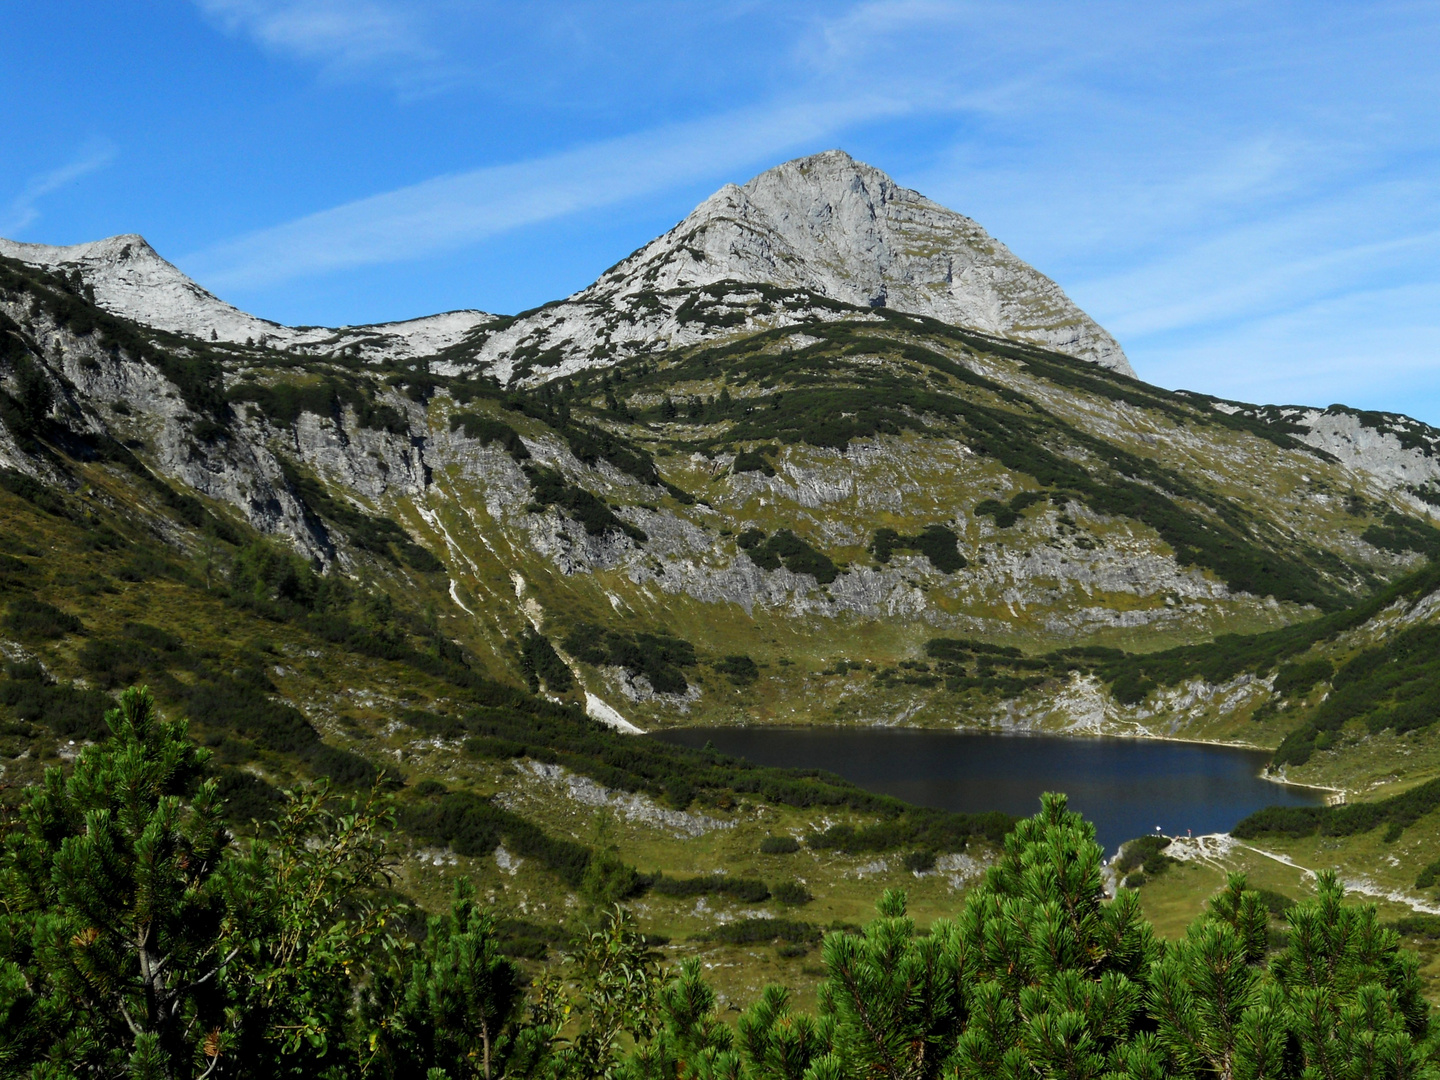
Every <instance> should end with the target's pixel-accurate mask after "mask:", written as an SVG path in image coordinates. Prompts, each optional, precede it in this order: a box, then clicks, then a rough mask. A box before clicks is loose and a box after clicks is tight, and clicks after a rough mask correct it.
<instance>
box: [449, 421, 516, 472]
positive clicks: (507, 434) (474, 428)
mask: <svg viewBox="0 0 1440 1080" xmlns="http://www.w3.org/2000/svg"><path fill="white" fill-rule="evenodd" d="M457 428H464V429H465V435H466V437H467V438H471V439H475V440H477V441H478V442H482V443H492V442H497V443H499V444H500V446H501V448H502V449H503V450H504V451H505V452H506V453H507V454H509V455H510V456H511V457H512V458H514V459H515V460H516V461H525V460H526V459H528V458H529V457H530V451H529V450H527V449H526V448H525V443H524V441H523V440H522V439H521V438H520V433H519V432H518V431H516V430H515V429H514V428H513V427H511V426H510V425H509V424H507V423H505V422H504V421H503V420H496V419H494V418H493V417H489V416H477V415H476V414H475V413H456V414H455V415H454V416H452V417H450V430H451V431H455V430H456V429H457Z"/></svg>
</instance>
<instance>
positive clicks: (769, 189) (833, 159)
mask: <svg viewBox="0 0 1440 1080" xmlns="http://www.w3.org/2000/svg"><path fill="white" fill-rule="evenodd" d="M0 255H4V256H8V257H10V258H14V259H19V260H21V261H22V262H26V263H29V264H31V265H34V266H41V267H46V268H49V269H60V270H64V271H66V272H74V271H76V270H78V271H79V272H80V274H81V277H82V280H83V281H84V283H85V284H86V285H88V286H89V287H90V288H92V289H93V290H94V292H95V299H96V301H97V302H98V303H99V304H100V306H101V307H103V308H105V309H106V310H107V311H110V312H112V313H114V314H116V315H121V316H124V317H126V318H129V319H133V320H134V321H136V322H138V323H141V324H143V325H146V326H151V327H155V328H157V329H161V330H167V331H170V332H172V333H177V334H185V335H188V336H191V337H195V338H199V339H201V340H207V341H208V340H218V341H225V342H231V343H236V344H240V343H245V342H253V343H254V344H257V345H261V344H264V345H271V346H274V347H278V348H286V349H291V350H296V351H302V352H314V353H328V352H334V351H338V350H349V351H352V352H354V353H356V354H358V355H360V356H362V357H364V358H367V359H374V360H409V359H419V358H424V357H430V356H436V355H437V354H439V353H442V352H443V351H444V350H447V349H450V348H452V347H453V346H457V345H463V346H465V348H464V349H463V350H461V352H463V353H464V356H463V359H457V358H453V357H452V358H448V359H446V360H445V361H443V362H442V363H441V364H440V366H439V368H437V370H444V371H449V370H453V369H455V368H457V367H475V366H478V367H479V368H481V369H482V370H485V371H487V372H489V373H491V374H494V375H496V376H497V377H498V378H500V379H501V380H502V381H503V382H509V381H511V380H512V379H514V380H516V381H520V382H528V383H536V382H544V381H546V380H549V379H553V378H557V377H560V376H563V375H567V374H571V373H573V372H575V371H578V370H581V369H583V368H587V367H594V366H604V365H608V364H612V363H615V362H616V361H618V360H621V359H624V358H625V357H627V356H632V355H635V354H637V353H641V352H649V351H653V350H654V349H656V348H661V347H669V348H676V347H683V346H687V345H693V344H696V343H698V342H701V341H705V340H708V339H711V338H716V337H722V336H727V335H730V334H734V333H737V332H742V331H745V332H753V331H756V330H761V329H766V328H769V327H773V326H788V325H794V324H796V323H801V322H805V321H808V320H813V319H816V318H819V319H834V318H839V317H845V318H853V317H855V315H856V314H857V312H856V311H855V310H853V307H849V306H847V307H841V308H837V307H836V306H834V305H832V304H830V303H828V302H817V301H816V297H817V296H818V297H822V298H827V301H838V302H839V303H840V304H843V305H853V306H854V307H858V308H862V309H863V308H866V307H879V306H884V307H889V308H892V309H894V310H897V311H904V312H908V313H912V314H916V315H925V316H929V317H931V318H935V319H939V320H940V321H942V322H947V323H952V324H955V325H959V326H964V327H969V328H972V329H975V330H980V331H983V332H985V333H988V334H995V335H998V336H1001V337H1009V338H1014V339H1017V340H1020V341H1026V342H1031V343H1033V344H1037V345H1042V346H1044V347H1045V348H1049V349H1054V350H1056V351H1059V352H1063V353H1068V354H1070V355H1072V356H1076V357H1079V358H1081V359H1084V360H1090V361H1093V362H1094V363H1097V364H1100V365H1101V366H1103V367H1108V368H1112V369H1114V370H1116V371H1120V372H1123V373H1124V374H1126V375H1133V374H1134V372H1133V371H1132V370H1131V369H1130V364H1129V362H1128V361H1127V360H1126V359H1125V354H1124V352H1123V351H1122V350H1121V348H1120V346H1119V344H1118V343H1117V342H1116V341H1115V339H1114V338H1113V337H1111V336H1110V335H1109V334H1108V333H1106V332H1105V330H1103V329H1102V328H1101V327H1100V326H1098V325H1097V324H1096V323H1095V322H1094V320H1092V319H1091V318H1090V317H1089V316H1088V315H1086V314H1085V313H1084V312H1083V311H1081V310H1080V309H1079V308H1078V307H1076V306H1075V305H1074V303H1072V302H1071V301H1070V299H1069V297H1067V296H1066V295H1065V293H1064V292H1063V291H1062V290H1061V289H1060V287H1059V286H1058V285H1056V284H1055V282H1053V281H1051V280H1050V279H1049V278H1047V277H1046V276H1045V275H1043V274H1041V273H1040V272H1039V271H1037V270H1035V269H1034V268H1033V267H1031V266H1029V265H1027V264H1026V263H1024V262H1023V261H1021V260H1020V259H1018V258H1016V257H1015V255H1014V254H1012V253H1011V252H1010V250H1009V249H1008V248H1006V247H1005V245H1004V244H1002V243H1000V242H999V241H997V240H995V239H994V238H993V237H991V236H990V235H989V234H988V233H986V232H985V230H984V229H983V228H981V227H980V226H979V225H978V224H976V223H975V222H974V221H972V220H970V219H969V218H967V217H965V216H964V215H962V214H958V213H955V212H954V211H953V210H947V209H946V208H945V207H943V206H940V205H939V204H938V203H935V202H932V201H931V200H929V199H927V198H925V197H924V196H923V195H920V194H919V193H918V192H915V191H911V190H909V189H908V188H903V187H900V186H899V185H897V184H896V183H895V182H894V181H893V180H891V179H890V177H888V176H886V175H885V174H884V173H882V172H880V171H879V170H878V169H874V168H871V167H870V166H869V165H865V164H862V163H860V162H857V161H855V160H854V159H853V158H851V157H850V155H848V154H846V153H844V152H843V151H841V150H830V151H827V152H826V153H823V154H817V155H815V156H813V157H808V158H800V159H797V160H795V161H790V162H786V163H785V164H783V165H780V166H777V167H776V168H773V169H770V170H769V171H767V172H764V173H761V174H760V175H759V176H757V177H755V178H754V179H753V180H751V181H750V182H749V183H747V184H745V185H743V186H736V185H735V184H727V185H726V186H725V187H723V188H721V189H720V190H719V191H717V192H716V193H715V194H714V195H712V196H710V198H708V199H706V200H705V201H704V202H703V203H701V204H700V205H699V206H698V207H696V209H695V210H694V211H692V212H691V214H690V215H689V216H688V217H686V218H685V220H684V221H682V222H681V223H680V224H679V225H677V226H675V228H673V229H671V230H670V231H669V232H667V233H666V234H665V235H664V236H661V237H659V238H658V239H656V240H654V241H652V242H651V243H649V244H647V245H646V246H645V247H644V248H642V249H641V250H640V251H638V252H636V253H635V254H634V255H631V256H630V257H629V258H627V259H625V260H623V261H622V262H620V263H618V264H617V265H616V266H615V267H613V268H612V269H610V270H608V271H607V272H606V273H605V274H604V275H602V276H601V278H600V279H599V280H598V281H596V282H595V283H594V284H593V285H591V286H589V287H588V288H586V289H584V290H582V291H581V292H578V293H576V294H575V295H573V296H571V297H569V298H568V299H566V300H564V301H562V302H560V303H556V304H550V305H547V306H545V307H543V308H540V309H538V310H536V311H534V312H531V313H529V314H527V315H525V316H524V317H522V318H518V319H515V320H500V319H497V317H496V316H493V315H488V314H486V313H485V312H481V311H452V312H446V313H443V314H440V315H431V316H428V317H426V318H421V319H412V320H409V321H407V322H398V323H386V324H380V325H373V326H352V327H342V328H339V329H332V328H327V327H289V326H282V325H280V324H278V323H274V322H270V321H268V320H265V319H259V318H256V317H255V316H253V315H248V314H246V313H245V312H243V311H241V310H240V309H239V308H236V307H234V306H232V305H230V304H227V303H226V302H225V301H223V300H221V299H219V298H218V297H216V296H214V295H213V294H212V293H210V292H207V291H206V290H205V289H204V288H202V287H201V286H200V285H198V284H196V283H195V282H194V281H192V280H191V279H190V278H188V277H186V276H185V274H183V273H182V272H181V271H180V270H179V269H177V268H176V267H175V266H173V265H172V264H170V263H169V262H167V261H165V259H163V258H161V257H160V255H159V254H157V253H156V252H155V250H154V249H153V248H152V247H151V246H150V245H149V244H148V243H146V242H145V240H144V239H143V238H142V237H140V236H136V235H124V236H112V237H110V238H108V239H105V240H96V241H93V242H91V243H86V244H76V245H73V246H70V247H50V246H47V245H44V244H25V243H18V242H16V241H13V240H3V239H0ZM721 283H725V284H724V285H723V286H722V285H721ZM757 286H760V287H765V288H764V289H761V288H757ZM775 289H780V290H790V292H789V293H788V294H782V295H778V296H777V295H776V294H775V292H774V290H775ZM705 290H708V292H707V291H705ZM766 290H768V291H766ZM762 293H763V294H762Z"/></svg>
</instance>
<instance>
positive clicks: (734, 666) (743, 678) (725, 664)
mask: <svg viewBox="0 0 1440 1080" xmlns="http://www.w3.org/2000/svg"><path fill="white" fill-rule="evenodd" d="M712 666H713V667H714V668H715V670H716V671H718V672H719V673H720V674H721V675H724V676H725V677H726V678H728V679H729V680H730V681H731V682H733V683H734V684H735V685H736V686H749V685H750V684H751V683H753V682H754V681H755V680H756V679H758V678H759V677H760V668H759V667H758V666H757V665H756V663H755V661H754V660H751V659H750V657H748V656H727V657H725V658H724V659H723V660H717V661H716V662H715V663H714V665H712Z"/></svg>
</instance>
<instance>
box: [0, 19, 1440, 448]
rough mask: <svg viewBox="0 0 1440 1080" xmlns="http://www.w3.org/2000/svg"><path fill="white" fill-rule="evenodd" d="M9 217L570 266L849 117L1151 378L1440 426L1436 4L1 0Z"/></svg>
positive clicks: (422, 260)
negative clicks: (1062, 293)
mask: <svg viewBox="0 0 1440 1080" xmlns="http://www.w3.org/2000/svg"><path fill="white" fill-rule="evenodd" d="M0 13H3V22H0V25H3V29H4V33H3V34H0V105H3V108H0V131H3V140H4V147H5V154H4V156H3V158H0V160H3V162H4V166H3V168H0V235H5V236H9V237H12V238H15V239H21V240H30V241H37V242H43V243H55V244H66V243H75V242H78V241H82V240H89V239H95V238H98V237H101V236H108V235H112V234H115V233H120V232H139V233H142V234H144V235H145V236H146V237H147V238H148V239H149V240H150V241H151V243H153V244H154V245H155V246H156V248H158V249H159V250H160V252H161V253H162V254H164V255H165V256H167V257H168V258H170V259H171V260H172V261H174V262H176V263H177V264H178V265H180V266H181V267H182V268H183V269H185V270H186V271H187V272H188V273H191V274H192V275H193V276H195V277H196V278H197V279H198V280H200V281H201V282H202V283H203V284H205V285H206V286H207V287H209V288H211V289H212V290H213V291H215V292H217V293H218V294H220V295H221V296H223V297H225V298H226V299H228V300H230V301H232V302H234V303H236V304H238V305H239V306H241V307H243V308H245V309H246V310H249V311H253V312H255V313H256V314H259V315H263V316H266V317H268V318H272V319H277V320H280V321H283V322H288V323H297V324H306V323H323V324H337V323H353V322H371V321H379V320H386V319H397V318H405V317H409V316H414V315H421V314H428V313H430V312H433V311H439V310H445V309H449V308H457V307H478V308H482V309H485V310H491V311H502V312H504V311H516V310H520V309H522V308H527V307H531V306H534V305H536V304H539V303H542V302H544V301H546V300H550V299H553V298H555V297H558V296H563V295H565V294H568V293H570V292H572V291H574V290H575V289H578V288H581V287H583V286H584V285H586V284H588V283H589V282H590V281H591V280H592V279H593V278H595V277H596V276H597V275H598V274H599V272H600V271H601V270H603V269H604V268H605V267H607V266H609V265H610V264H611V263H613V262H615V261H616V260H617V259H619V258H621V257H622V256H624V255H626V254H628V253H629V252H630V251H632V250H634V249H635V248H636V247H639V246H640V245H641V244H643V243H644V242H646V241H647V240H649V239H651V238H652V237H653V236H655V235H657V234H658V233H660V232H662V231H664V230H665V229H667V228H669V227H670V226H671V225H673V224H674V223H675V222H676V221H678V220H679V219H680V218H681V217H683V216H684V215H685V214H686V213H687V212H688V211H689V210H690V208H691V207H692V206H694V204H695V203H697V202H699V201H700V200H701V199H702V198H704V197H705V196H706V195H707V194H709V193H710V192H711V191H712V190H714V189H715V188H716V187H718V186H719V185H720V184H722V183H725V182H726V181H732V180H733V181H740V182H743V181H744V180H746V179H748V178H749V177H750V176H752V175H753V174H754V173H756V172H758V171H760V170H762V169H764V168H766V167H768V166H770V165H773V164H775V163H778V162H780V161H783V160H786V159H787V158H791V157H795V156H798V155H801V154H806V153H813V152H815V151H818V150H823V149H827V148H830V147H833V146H839V147H843V148H844V149H846V150H848V151H850V153H852V154H854V155H855V156H856V157H858V158H860V159H862V160H865V161H868V162H869V163H871V164H872V165H875V166H877V167H879V168H882V169H884V170H885V171H887V172H889V173H890V174H891V175H892V176H894V177H895V178H896V179H897V180H898V181H899V182H901V183H903V184H905V185H907V186H910V187H914V188H917V189H919V190H920V191H922V192H924V193H925V194H927V195H929V196H931V197H932V198H934V199H936V200H938V201H940V202H942V203H944V204H946V205H948V206H951V207H953V208H954V209H956V210H959V211H961V212H963V213H966V214H968V215H970V216H971V217H974V218H975V219H976V220H978V221H979V222H980V223H981V224H983V225H984V226H985V227H986V228H988V229H989V230H990V231H991V232H992V233H993V234H994V235H996V236H997V237H999V238H1000V239H1002V240H1003V241H1005V242H1006V243H1007V244H1009V246H1010V247H1011V248H1012V249H1013V250H1014V251H1015V252H1016V253H1017V254H1019V255H1020V256H1021V257H1022V258H1024V259H1026V260H1028V261H1030V262H1031V263H1033V264H1034V265H1036V266H1037V267H1039V268H1040V269H1041V270H1043V271H1044V272H1045V273H1047V274H1049V275H1050V276H1052V277H1054V278H1055V279H1056V280H1058V281H1059V282H1060V283H1061V284H1062V285H1063V286H1064V287H1065V289H1066V290H1067V291H1068V292H1069V293H1070V294H1071V296H1072V297H1074V299H1075V300H1076V301H1077V302H1078V303H1079V304H1080V305H1081V306H1082V307H1084V308H1085V309H1086V310H1087V311H1089V312H1090V313H1091V314H1092V315H1093V316H1094V317H1095V318H1096V319H1098V320H1099V321H1100V322H1101V323H1102V324H1103V325H1105V326H1106V327H1107V328H1108V329H1110V330H1111V331H1112V332H1113V333H1114V334H1115V335H1116V336H1117V337H1118V338H1119V339H1120V341H1121V343H1122V344H1123V345H1124V346H1125V349H1126V351H1127V352H1128V354H1129V356H1130V359H1131V362H1132V363H1133V364H1134V366H1135V369H1136V371H1137V372H1138V373H1139V374H1140V376H1141V377H1142V378H1145V379H1147V380H1149V381H1152V382H1156V383H1159V384H1161V385H1164V386H1170V387H1185V388H1190V389H1197V390H1204V391H1206V392H1209V393H1215V394H1219V395H1222V396H1227V397H1233V398H1239V399H1244V400H1250V401H1275V402H1300V403H1307V404H1317V405H1327V404H1329V403H1331V402H1334V401H1344V402H1346V403H1349V404H1353V405H1358V406H1363V407H1367V408H1378V409H1388V410H1394V411H1401V412H1408V413H1410V414H1411V415H1414V416H1418V417H1420V418H1422V419H1425V420H1427V421H1429V422H1431V423H1434V424H1437V425H1440V168H1437V166H1440V120H1437V111H1440V106H1437V102H1440V62H1437V60H1436V57H1437V56H1440V3H1434V2H1431V3H1426V2H1418V3H1389V4H1380V3H1377V4H1367V3H1355V2H1352V3H1326V2H1323V0H1311V2H1307V3H1287V2H1283V0H1270V2H1265V3H1238V2H1226V0H1210V2H1206V3H1187V2H1184V0H1177V2H1169V3H1165V4H1156V3H1153V2H1146V3H1107V2H1104V0H1098V2H1091V3H1085V4H1074V3H1053V4H1052V3H1023V2H1016V3H981V2H973V3H972V2H949V0H875V2H870V3H850V4H847V3H841V2H836V0H832V2H830V3H804V2H789V0H768V2H765V3H757V2H749V0H711V2H706V3H698V2H697V3H686V2H669V3H661V2H658V0H657V2H632V0H610V2H607V3H599V2H595V3H574V2H560V0H530V2H526V3H514V2H513V0H512V2H511V3H507V4H498V3H496V4H492V3H488V2H478V0H472V2H467V0H404V2H401V0H194V2H188V0H147V2H146V3H141V4H111V3H102V2H100V0H77V2H69V0H67V2H63V3H54V4H32V3H25V2H24V0H0Z"/></svg>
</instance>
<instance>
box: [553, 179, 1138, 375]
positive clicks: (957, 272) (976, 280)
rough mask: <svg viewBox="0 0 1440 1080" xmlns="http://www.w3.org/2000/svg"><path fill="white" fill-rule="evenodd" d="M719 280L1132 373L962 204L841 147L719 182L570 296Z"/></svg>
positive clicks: (1099, 332) (1116, 350) (1119, 353)
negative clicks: (953, 204) (932, 195)
mask: <svg viewBox="0 0 1440 1080" xmlns="http://www.w3.org/2000/svg"><path fill="white" fill-rule="evenodd" d="M726 279H733V280H738V281H745V282H763V283H768V284H774V285H780V286H788V287H798V288H805V289H809V290H812V291H814V292H818V293H821V294H823V295H826V296H831V297H834V298H835V299H837V300H843V301H846V302H847V303H852V304H861V305H870V306H876V307H878V306H885V307H890V308H894V309H896V310H898V311H907V312H911V313H914V314H918V315H928V316H931V317H933V318H936V319H939V320H941V321H943V322H947V323H953V324H956V325H960V326H969V327H974V328H976V329H979V330H984V331H986V332H989V333H992V334H998V335H1001V336H1004V337H1012V338H1018V339H1020V340H1023V341H1030V342H1033V343H1035V344H1038V345H1043V346H1045V347H1047V348H1051V349H1055V350H1057V351H1059V352H1065V353H1069V354H1070V355H1072V356H1077V357H1080V358H1082V359H1085V360H1090V361H1093V362H1095V363H1097V364H1100V365H1102V366H1104V367H1108V368H1113V369H1115V370H1117V371H1121V372H1124V373H1125V374H1127V375H1128V374H1134V373H1133V371H1132V370H1131V368H1130V364H1129V362H1128V361H1127V360H1126V358H1125V353H1124V351H1123V350H1122V349H1121V348H1120V345H1119V344H1118V343H1117V342H1116V341H1115V339H1114V338H1113V337H1111V336H1110V334H1108V333H1107V332H1106V331H1105V330H1104V329H1102V328H1101V327H1100V326H1099V325H1097V324H1096V323H1095V321H1094V320H1093V319H1091V318H1090V317H1089V316H1088V315H1086V314H1085V313H1084V312H1083V311H1081V310H1080V309H1079V308H1078V307H1076V306H1075V304H1074V303H1073V302H1072V301H1071V300H1070V298H1069V297H1068V296H1066V295H1065V293H1064V291H1063V290H1062V289H1061V288H1060V286H1059V285H1057V284H1056V283H1055V282H1054V281H1052V280H1050V279H1049V278H1048V277H1046V276H1045V275H1044V274H1041V273H1040V272H1039V271H1038V270H1036V269H1034V268H1033V267H1031V266H1029V265H1028V264H1027V263H1025V262H1023V261H1022V260H1021V259H1019V258H1017V257H1016V256H1015V255H1014V254H1013V253H1012V252H1011V251H1010V249H1009V248H1007V247H1006V246H1005V245H1004V244H1002V243H1000V242H999V241H998V240H996V239H995V238H994V237H992V236H990V234H989V233H987V232H986V231H985V230H984V229H983V228H981V227H980V225H978V224H977V223H976V222H974V221H972V220H971V219H970V218H968V217H965V216H964V215H963V214H958V213H956V212H955V211H953V210H949V209H947V208H945V207H943V206H941V205H940V204H939V203H936V202H933V201H931V200H930V199H927V198H926V197H925V196H923V195H921V194H920V193H919V192H916V191H912V190H910V189H909V188H905V187H901V186H900V185H899V184H897V183H895V181H894V180H892V179H891V178H890V177H889V176H887V175H886V174H885V173H883V172H881V171H880V170H879V169H876V168H874V167H872V166H870V165H866V164H864V163H863V162H859V161H856V160H855V159H854V158H852V157H851V156H850V155H849V154H847V153H845V152H844V151H843V150H829V151H826V152H825V153H823V154H815V155H813V156H811V157H805V158H797V159H796V160H794V161H787V162H786V163H784V164H783V165H778V166H776V167H775V168H773V169H769V170H767V171H766V172H763V173H761V174H760V175H759V176H757V177H755V178H754V179H753V180H750V181H749V182H748V183H746V184H743V185H736V184H727V185H726V186H724V187H722V188H721V189H720V190H719V191H717V192H715V194H714V195H712V196H710V198H708V199H706V200H705V201H704V202H703V203H701V204H700V205H699V206H698V207H696V208H695V210H694V211H693V212H692V213H691V214H690V215H689V216H688V217H687V218H686V219H685V220H684V221H682V222H681V223H680V224H679V225H677V226H675V228H673V229H671V230H670V231H669V232H668V233H666V234H665V235H664V236H662V237H660V238H659V239H657V240H655V241H653V242H652V243H650V244H649V245H647V246H646V247H644V248H642V249H641V250H640V251H639V252H637V253H636V254H635V255H633V256H631V257H630V258H629V259H627V260H625V261H624V262H623V263H621V264H620V265H619V266H617V267H615V269H614V270H612V271H611V272H610V273H608V274H606V275H605V276H604V277H603V278H601V280H600V281H598V282H596V284H595V285H594V286H592V287H591V288H590V289H589V290H586V293H583V294H581V295H582V296H594V297H598V296H604V295H611V296H623V295H627V294H632V293H635V292H639V291H644V290H661V289H670V288H686V287H693V286H699V285H709V284H713V283H715V282H718V281H723V280H726Z"/></svg>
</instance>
